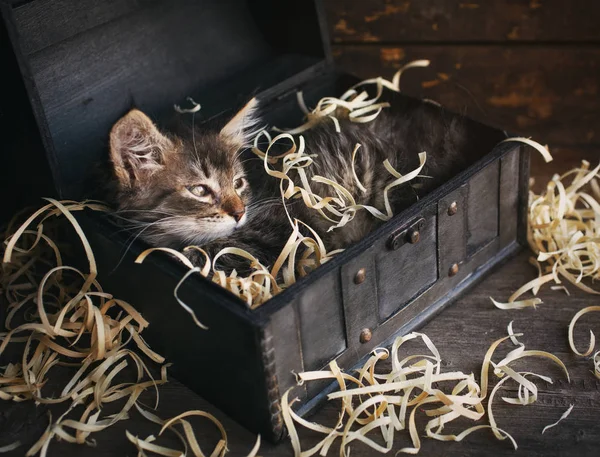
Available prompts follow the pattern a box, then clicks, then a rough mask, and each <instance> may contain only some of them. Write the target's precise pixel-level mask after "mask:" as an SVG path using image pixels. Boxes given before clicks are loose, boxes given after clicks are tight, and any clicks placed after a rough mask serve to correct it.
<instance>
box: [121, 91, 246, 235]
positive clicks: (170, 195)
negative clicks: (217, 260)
mask: <svg viewBox="0 0 600 457" xmlns="http://www.w3.org/2000/svg"><path fill="white" fill-rule="evenodd" d="M256 105H257V102H256V100H255V99H252V100H251V101H250V102H249V103H248V104H247V105H246V106H245V107H244V108H242V110H241V111H240V112H239V113H237V114H236V115H235V116H234V117H233V119H231V120H230V121H229V122H228V123H227V125H225V127H223V129H222V130H221V131H220V132H202V133H200V132H197V131H196V132H194V131H190V134H189V137H188V136H187V135H186V136H185V137H183V136H182V137H175V136H171V135H165V134H163V133H161V132H160V131H159V130H158V129H157V128H156V126H155V125H154V123H153V122H152V121H151V120H150V119H149V118H148V116H146V115H145V114H144V113H142V112H141V111H138V110H135V109H134V110H132V111H130V112H129V113H128V114H127V115H125V116H124V117H123V118H121V119H120V120H119V121H118V122H117V123H116V124H115V125H114V127H113V128H112V131H111V133H110V161H111V164H112V169H113V172H114V173H113V174H114V184H115V185H116V191H117V192H116V197H115V200H116V201H115V203H116V205H117V206H118V210H119V215H120V216H121V217H123V218H126V219H128V220H129V221H130V222H133V225H134V226H135V228H136V230H137V231H138V232H139V233H140V234H141V236H142V237H143V238H145V239H147V240H148V241H149V242H151V243H152V244H156V245H163V246H169V245H182V244H183V245H188V244H204V243H206V242H209V241H211V240H214V239H216V238H220V237H224V236H228V235H230V234H231V233H232V232H233V231H235V230H236V229H238V228H240V227H242V226H243V225H244V223H245V222H246V219H247V215H246V207H247V205H248V203H249V201H250V198H251V195H250V188H249V185H248V181H247V180H246V176H245V173H244V169H243V167H242V162H241V160H240V157H239V156H240V152H241V151H242V150H243V149H244V148H245V147H246V146H247V143H248V141H249V139H250V136H251V135H250V133H249V129H251V128H252V127H253V126H254V125H255V124H256V118H255V117H254V113H255V110H256Z"/></svg>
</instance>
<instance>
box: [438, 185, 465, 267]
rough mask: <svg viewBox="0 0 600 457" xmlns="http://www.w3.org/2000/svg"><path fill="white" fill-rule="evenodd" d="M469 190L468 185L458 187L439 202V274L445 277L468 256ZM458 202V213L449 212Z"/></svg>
mask: <svg viewBox="0 0 600 457" xmlns="http://www.w3.org/2000/svg"><path fill="white" fill-rule="evenodd" d="M467 191H468V188H467V186H466V185H463V186H461V187H459V188H458V189H456V190H455V191H454V192H452V193H450V194H448V196H446V197H444V198H442V199H441V200H440V201H439V203H438V216H437V221H438V226H437V233H438V234H437V236H438V275H439V277H440V278H443V277H445V276H447V275H448V272H449V270H450V268H451V267H452V265H453V264H457V265H458V266H459V268H460V266H461V264H462V262H463V261H464V260H465V258H466V256H467ZM453 204H456V213H454V214H451V213H449V210H450V208H451V207H452V205H453Z"/></svg>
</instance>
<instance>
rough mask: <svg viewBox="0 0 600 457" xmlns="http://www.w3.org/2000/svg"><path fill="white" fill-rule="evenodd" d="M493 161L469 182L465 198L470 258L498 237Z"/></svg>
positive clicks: (495, 178) (496, 180) (496, 192)
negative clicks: (467, 193)
mask: <svg viewBox="0 0 600 457" xmlns="http://www.w3.org/2000/svg"><path fill="white" fill-rule="evenodd" d="M499 174H500V173H499V163H498V161H495V162H493V163H491V164H490V165H488V166H487V167H485V168H484V169H483V170H481V171H480V172H479V173H477V174H476V175H475V176H473V178H471V180H470V182H469V195H468V198H467V255H468V256H469V257H471V256H472V255H474V254H475V253H476V252H477V251H479V250H480V249H481V248H483V247H485V246H486V245H487V244H488V243H490V242H491V241H492V240H493V239H494V238H496V237H497V236H498V177H499Z"/></svg>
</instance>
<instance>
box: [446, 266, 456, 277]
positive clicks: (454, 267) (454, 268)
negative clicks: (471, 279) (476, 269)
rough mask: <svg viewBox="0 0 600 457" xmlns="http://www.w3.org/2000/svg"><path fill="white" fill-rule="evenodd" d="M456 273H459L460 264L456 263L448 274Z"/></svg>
mask: <svg viewBox="0 0 600 457" xmlns="http://www.w3.org/2000/svg"><path fill="white" fill-rule="evenodd" d="M456 273H458V264H456V263H455V264H453V265H452V266H451V267H450V269H449V270H448V276H454V275H455V274H456Z"/></svg>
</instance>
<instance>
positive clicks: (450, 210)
mask: <svg viewBox="0 0 600 457" xmlns="http://www.w3.org/2000/svg"><path fill="white" fill-rule="evenodd" d="M457 211H458V205H457V204H456V202H452V203H450V206H449V207H448V216H454V215H455V214H456V212H457Z"/></svg>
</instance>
